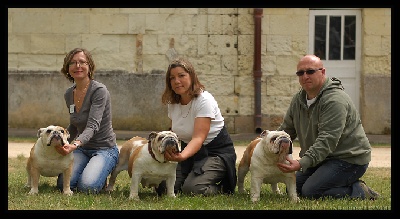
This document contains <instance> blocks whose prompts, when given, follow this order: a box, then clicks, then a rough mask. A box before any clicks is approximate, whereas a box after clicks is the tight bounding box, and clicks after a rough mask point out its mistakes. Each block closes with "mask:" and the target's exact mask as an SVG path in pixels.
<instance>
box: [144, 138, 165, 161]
mask: <svg viewBox="0 0 400 219" xmlns="http://www.w3.org/2000/svg"><path fill="white" fill-rule="evenodd" d="M147 145H148V147H147V149H149V153H150V155H151V157H152V158H153V159H154V160H156V161H157V162H159V163H166V162H167V161H164V162H161V161H159V160H157V158H156V155H154V153H153V150H152V149H151V141H149V143H148V144H147Z"/></svg>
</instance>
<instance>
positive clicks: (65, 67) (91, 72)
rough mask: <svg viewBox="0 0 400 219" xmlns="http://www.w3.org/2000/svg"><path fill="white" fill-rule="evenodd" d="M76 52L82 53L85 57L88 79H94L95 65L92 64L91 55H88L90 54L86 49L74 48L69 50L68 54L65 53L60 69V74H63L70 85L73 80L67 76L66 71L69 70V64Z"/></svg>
mask: <svg viewBox="0 0 400 219" xmlns="http://www.w3.org/2000/svg"><path fill="white" fill-rule="evenodd" d="M78 52H83V54H85V56H86V59H87V60H86V61H87V62H88V65H89V73H88V76H89V79H90V80H92V79H93V78H94V71H95V69H96V65H95V64H94V60H93V58H92V55H91V54H90V52H89V51H88V50H86V49H83V48H75V49H73V50H71V51H70V52H69V53H67V55H66V56H65V58H64V64H63V67H62V68H61V74H63V75H64V76H65V77H66V78H67V79H68V80H69V81H71V82H72V83H74V81H75V80H74V78H73V77H72V76H71V75H70V74H69V72H68V70H69V63H70V62H71V59H72V58H73V57H74V55H75V54H76V53H78Z"/></svg>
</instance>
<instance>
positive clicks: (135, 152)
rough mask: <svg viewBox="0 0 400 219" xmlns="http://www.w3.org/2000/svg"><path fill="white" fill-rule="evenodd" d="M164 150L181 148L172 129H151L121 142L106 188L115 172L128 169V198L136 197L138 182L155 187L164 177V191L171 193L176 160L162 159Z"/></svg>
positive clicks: (111, 182)
mask: <svg viewBox="0 0 400 219" xmlns="http://www.w3.org/2000/svg"><path fill="white" fill-rule="evenodd" d="M167 150H171V151H172V152H179V151H180V150H181V144H180V141H179V139H178V136H177V135H176V134H175V133H174V132H172V131H161V132H151V133H150V134H149V137H148V139H145V138H142V137H138V136H136V137H133V138H131V139H130V140H128V141H127V142H125V143H124V144H123V145H122V147H121V150H120V153H119V159H118V164H117V166H116V167H115V169H114V170H113V171H112V172H111V175H110V178H109V184H108V185H107V187H106V191H112V190H113V188H114V184H115V180H116V177H117V175H118V174H119V173H120V172H121V171H123V170H128V174H129V177H130V178H131V187H130V194H129V199H132V200H139V196H138V192H139V183H140V184H141V185H142V187H144V188H145V187H149V188H150V187H153V188H157V187H158V185H159V184H160V183H161V182H162V181H163V180H166V187H167V195H168V196H170V197H175V193H174V185H175V180H176V166H177V165H178V163H177V162H173V161H167V160H165V158H164V153H165V151H167Z"/></svg>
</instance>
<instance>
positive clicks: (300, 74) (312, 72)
mask: <svg viewBox="0 0 400 219" xmlns="http://www.w3.org/2000/svg"><path fill="white" fill-rule="evenodd" d="M322 69H323V68H318V69H308V70H306V71H297V72H296V75H297V76H302V75H304V73H306V74H308V75H312V74H314V73H315V72H316V71H319V70H322Z"/></svg>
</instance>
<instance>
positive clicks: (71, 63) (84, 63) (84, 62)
mask: <svg viewBox="0 0 400 219" xmlns="http://www.w3.org/2000/svg"><path fill="white" fill-rule="evenodd" d="M78 64H79V66H85V65H88V64H89V63H88V62H86V61H72V62H70V63H68V65H69V66H73V65H76V66H78Z"/></svg>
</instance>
